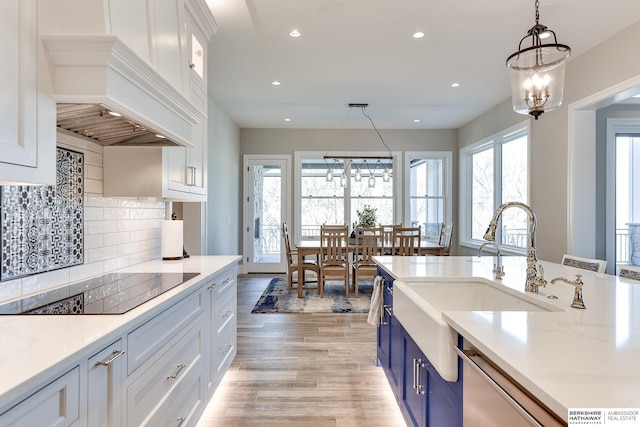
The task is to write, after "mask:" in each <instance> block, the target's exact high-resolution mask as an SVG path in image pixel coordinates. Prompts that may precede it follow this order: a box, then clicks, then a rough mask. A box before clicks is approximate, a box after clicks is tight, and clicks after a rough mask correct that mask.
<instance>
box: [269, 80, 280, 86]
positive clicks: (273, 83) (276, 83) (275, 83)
mask: <svg viewBox="0 0 640 427" xmlns="http://www.w3.org/2000/svg"><path fill="white" fill-rule="evenodd" d="M271 84H272V85H274V86H280V82H279V81H278V80H274V81H272V82H271Z"/></svg>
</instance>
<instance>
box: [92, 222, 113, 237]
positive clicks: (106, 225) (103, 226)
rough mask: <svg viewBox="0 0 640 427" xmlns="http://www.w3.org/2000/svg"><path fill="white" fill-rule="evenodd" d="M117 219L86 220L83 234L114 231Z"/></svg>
mask: <svg viewBox="0 0 640 427" xmlns="http://www.w3.org/2000/svg"><path fill="white" fill-rule="evenodd" d="M117 231H118V221H87V222H85V223H84V233H85V235H89V236H90V235H92V234H106V233H115V232H117Z"/></svg>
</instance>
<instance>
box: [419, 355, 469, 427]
mask: <svg viewBox="0 0 640 427" xmlns="http://www.w3.org/2000/svg"><path fill="white" fill-rule="evenodd" d="M427 372H428V375H429V379H428V384H429V392H428V397H427V400H428V402H427V405H428V407H427V413H428V415H427V418H428V420H429V423H428V425H429V426H430V427H435V426H451V427H458V426H462V380H461V379H458V381H457V382H455V383H450V382H447V381H445V380H444V379H443V378H442V377H441V376H440V374H438V371H436V369H435V368H434V367H433V366H431V365H429V366H428V368H427ZM459 372H460V375H462V371H459Z"/></svg>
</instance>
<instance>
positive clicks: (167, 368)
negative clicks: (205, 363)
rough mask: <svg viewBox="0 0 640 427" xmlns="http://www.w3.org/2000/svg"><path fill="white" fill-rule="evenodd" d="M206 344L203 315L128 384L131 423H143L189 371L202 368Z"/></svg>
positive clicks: (129, 419) (161, 404)
mask: <svg viewBox="0 0 640 427" xmlns="http://www.w3.org/2000/svg"><path fill="white" fill-rule="evenodd" d="M202 348H203V321H202V319H200V320H199V321H198V322H197V323H196V324H195V325H193V326H192V327H191V329H189V331H188V332H187V333H186V334H185V335H184V336H183V337H182V338H180V339H179V340H178V342H177V343H175V344H174V345H173V346H172V347H170V348H169V349H168V350H166V352H165V353H164V354H162V356H161V357H160V359H158V360H157V361H156V362H155V363H153V364H152V365H151V367H149V369H147V370H146V371H144V372H143V373H142V374H141V375H140V377H139V378H137V379H136V380H135V381H134V382H133V383H132V384H131V385H130V386H129V387H128V388H127V404H128V408H127V413H128V417H127V418H128V425H130V426H140V425H143V423H145V422H146V420H147V419H148V416H149V414H151V413H153V412H154V411H156V410H157V409H156V407H158V406H159V405H160V406H163V405H164V404H163V400H164V399H165V397H166V396H167V395H168V394H169V393H170V392H172V390H173V389H175V388H176V387H177V386H178V384H180V383H181V382H182V381H183V380H184V378H186V374H187V372H189V371H190V370H193V369H196V370H199V371H202V353H201V350H202ZM161 351H162V350H161ZM150 425H154V424H153V423H152V424H150Z"/></svg>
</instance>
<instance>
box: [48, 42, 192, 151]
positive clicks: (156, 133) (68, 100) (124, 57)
mask: <svg viewBox="0 0 640 427" xmlns="http://www.w3.org/2000/svg"><path fill="white" fill-rule="evenodd" d="M42 40H43V42H44V46H45V47H46V49H47V51H48V53H49V57H50V59H51V63H50V64H51V81H52V87H53V98H54V100H55V102H56V104H57V126H58V129H59V130H61V131H63V132H65V133H69V134H72V135H75V136H79V137H82V138H86V139H89V140H91V141H93V142H96V143H98V144H101V145H110V146H132V145H135V146H149V147H156V146H166V145H171V146H185V147H191V146H193V144H192V143H191V142H190V141H191V137H192V136H191V135H192V128H193V126H194V125H196V124H198V123H200V121H201V120H202V117H201V115H199V114H198V111H197V110H196V109H195V107H193V106H192V105H191V103H190V102H189V101H188V100H187V99H186V98H185V97H184V95H183V94H182V93H181V92H179V91H178V90H177V89H175V88H174V87H173V86H171V85H170V84H169V83H168V82H167V81H166V80H165V79H164V78H163V77H162V76H161V75H160V74H159V73H158V72H157V71H156V70H154V69H153V68H152V67H151V66H150V65H149V64H148V63H147V62H145V61H144V60H142V59H141V58H140V57H139V56H137V55H136V54H135V53H134V52H133V51H132V50H131V49H129V48H128V47H127V46H125V45H124V44H123V43H122V42H121V41H120V40H119V39H118V38H117V37H115V36H110V35H107V36H104V35H64V36H60V35H55V36H53V35H49V36H46V35H45V36H42Z"/></svg>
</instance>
